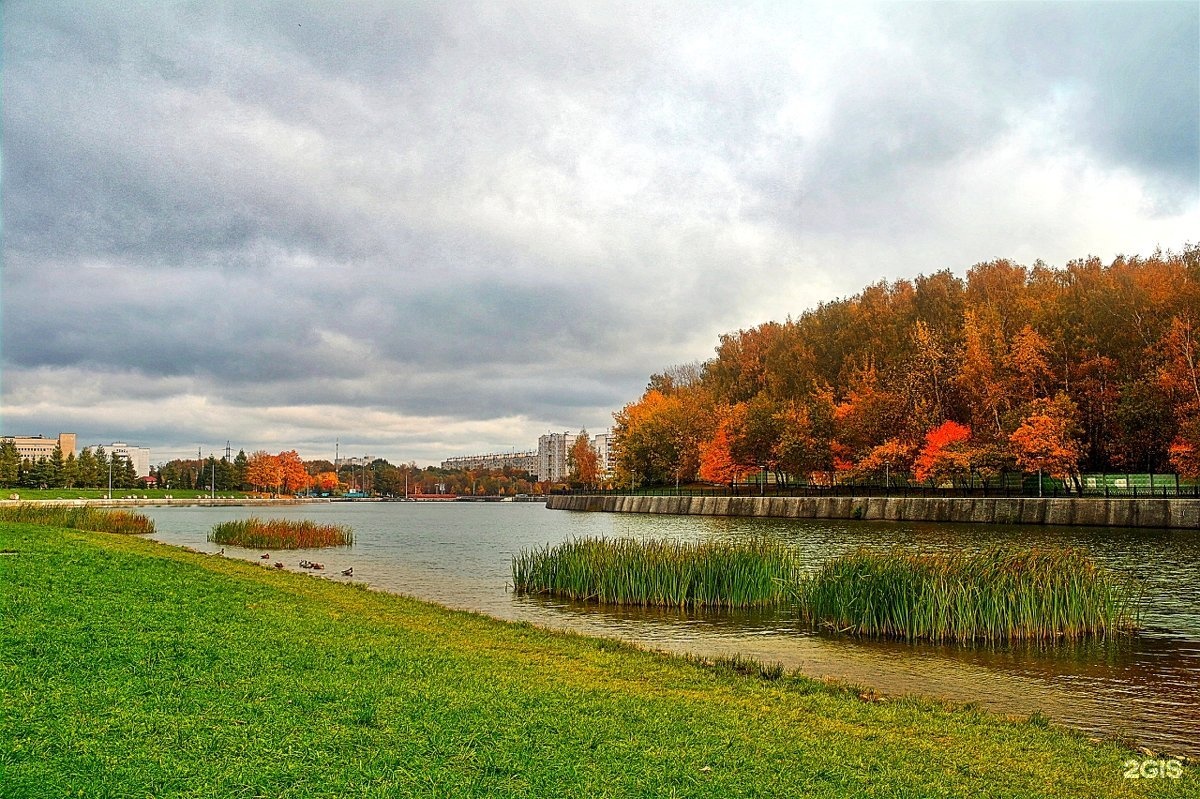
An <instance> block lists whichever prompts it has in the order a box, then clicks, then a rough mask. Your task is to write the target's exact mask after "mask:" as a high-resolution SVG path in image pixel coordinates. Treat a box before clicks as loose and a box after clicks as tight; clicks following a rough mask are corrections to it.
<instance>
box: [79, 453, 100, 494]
mask: <svg viewBox="0 0 1200 799" xmlns="http://www.w3.org/2000/svg"><path fill="white" fill-rule="evenodd" d="M78 484H79V485H81V486H84V487H86V488H95V487H96V486H97V485H99V482H98V477H97V467H96V456H95V455H94V454H92V450H91V448H90V447H84V448H83V449H81V450H80V451H79V479H78Z"/></svg>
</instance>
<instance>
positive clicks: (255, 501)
mask: <svg viewBox="0 0 1200 799" xmlns="http://www.w3.org/2000/svg"><path fill="white" fill-rule="evenodd" d="M332 501H333V500H332V499H331V498H330V497H281V498H277V499H270V498H256V497H216V498H210V497H179V498H172V499H164V498H155V499H149V498H147V499H143V498H141V497H136V498H123V499H3V500H0V506H4V505H24V504H30V503H37V504H39V505H67V506H72V507H85V506H90V507H94V508H133V507H146V506H162V507H167V506H175V507H182V506H187V505H204V506H208V507H237V506H240V505H247V506H252V507H253V506H263V507H271V506H275V505H315V504H325V503H329V502H332Z"/></svg>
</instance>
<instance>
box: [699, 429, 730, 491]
mask: <svg viewBox="0 0 1200 799" xmlns="http://www.w3.org/2000/svg"><path fill="white" fill-rule="evenodd" d="M737 475H738V465H737V463H736V462H735V461H734V459H733V454H732V452H731V446H730V442H729V424H728V423H727V422H722V423H721V424H720V425H718V426H717V432H716V433H714V434H713V437H712V438H711V439H709V440H708V441H707V442H706V443H705V444H704V445H703V446H701V448H700V479H701V480H704V481H706V482H709V483H733V482H734V481H736V480H737Z"/></svg>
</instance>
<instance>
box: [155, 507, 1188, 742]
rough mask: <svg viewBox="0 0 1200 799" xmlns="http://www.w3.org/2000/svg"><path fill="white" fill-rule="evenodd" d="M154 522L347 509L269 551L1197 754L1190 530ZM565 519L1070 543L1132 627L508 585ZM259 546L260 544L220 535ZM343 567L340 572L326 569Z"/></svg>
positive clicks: (473, 519)
mask: <svg viewBox="0 0 1200 799" xmlns="http://www.w3.org/2000/svg"><path fill="white" fill-rule="evenodd" d="M143 512H145V513H146V514H147V515H148V516H150V517H152V518H153V519H154V520H155V522H156V525H157V527H158V532H157V533H156V534H155V536H154V537H155V538H156V539H158V540H160V541H163V542H166V543H169V544H177V545H186V546H189V547H192V548H195V549H199V550H202V551H209V552H215V551H216V550H217V549H219V548H220V547H218V546H216V545H213V544H209V543H208V542H207V540H206V536H207V533H208V531H209V530H210V529H211V528H212V526H213V525H214V524H215V523H217V522H219V521H224V520H227V519H237V518H244V517H246V516H252V515H260V516H263V515H269V516H270V517H272V518H311V519H314V520H319V521H328V522H337V523H343V524H349V525H350V526H351V527H352V528H353V529H354V534H355V543H354V544H353V546H350V547H342V548H335V549H323V550H291V551H287V552H272V553H271V561H272V562H274V561H276V560H278V561H282V562H283V563H284V564H285V565H286V567H287V568H288V569H290V570H293V571H300V569H299V567H298V564H299V562H300V561H301V560H305V559H308V560H319V561H320V562H321V563H323V564H325V567H326V569H325V572H324V573H323V574H322V576H323V577H324V578H325V579H333V580H348V579H353V580H354V581H356V582H363V583H367V584H368V585H370V586H372V587H374V588H377V589H380V590H384V591H392V592H396V593H402V594H408V595H411V596H415V597H419V598H421V599H426V600H430V601H433V602H438V603H440V604H443V605H446V606H448V607H453V608H459V609H465V610H475V611H480V612H482V613H486V614H488V615H490V616H494V617H497V618H500V619H508V620H521V621H529V622H533V623H535V624H539V625H543V626H546V627H552V628H555V629H564V630H574V631H578V632H583V633H589V634H596V635H604V636H609V637H616V638H621V639H624V640H628V641H632V642H635V643H638V644H641V645H644V646H648V647H652V648H656V649H663V650H668V651H673V652H690V653H695V654H700V655H709V656H711V655H719V654H734V653H741V654H743V655H747V656H750V657H754V658H757V659H759V660H763V661H766V662H779V663H782V664H783V665H784V666H786V667H787V668H789V669H800V670H801V671H802V672H804V673H806V674H809V675H811V676H814V677H819V678H832V679H836V680H840V681H843V682H849V683H852V684H857V685H861V686H864V687H870V688H873V689H875V690H877V691H879V692H880V693H883V694H885V695H893V696H895V695H901V694H915V695H920V696H926V697H933V698H938V699H946V700H949V701H952V702H956V703H966V702H976V703H978V704H980V705H981V706H983V707H985V708H988V709H990V710H992V711H995V712H999V713H1002V714H1006V715H1014V716H1029V715H1030V714H1031V713H1034V712H1039V713H1042V714H1043V715H1045V716H1047V717H1049V718H1051V719H1053V720H1055V721H1057V722H1059V723H1062V724H1065V725H1068V726H1071V727H1074V728H1077V729H1080V730H1083V731H1085V732H1087V733H1089V734H1093V735H1096V736H1113V735H1121V736H1124V737H1126V738H1129V739H1131V740H1132V741H1134V742H1136V743H1137V744H1139V745H1143V746H1149V747H1150V748H1152V749H1154V750H1156V751H1158V752H1166V753H1168V754H1173V755H1187V756H1188V757H1191V758H1195V757H1200V532H1197V531H1194V530H1193V531H1187V530H1175V531H1170V530H1130V529H1121V528H1082V527H1040V526H1039V527H1017V526H1011V527H1010V526H1005V527H991V526H984V525H956V524H924V523H917V522H857V521H837V520H799V519H741V518H729V517H701V516H664V515H649V514H617V513H575V512H569V511H552V510H547V509H546V508H545V507H543V506H542V505H540V504H535V503H432V502H430V503H420V502H407V503H374V502H362V503H333V504H324V505H301V506H290V507H279V508H272V509H270V510H263V509H261V508H259V509H253V508H238V507H232V508H205V507H171V508H145V509H143ZM581 536H608V537H615V536H625V537H633V538H644V537H656V538H673V539H681V540H698V539H736V538H740V537H753V536H771V537H774V538H777V539H779V540H781V541H786V542H787V543H788V544H789V545H792V546H794V547H795V548H796V549H797V550H798V551H799V552H800V553H801V554H802V556H803V557H804V559H805V560H806V562H809V563H812V564H813V565H814V567H815V566H816V565H817V564H819V563H820V562H822V561H823V560H826V559H828V558H830V557H833V556H835V555H838V554H841V553H843V552H846V551H849V550H851V549H854V548H856V547H860V546H866V547H870V548H879V549H885V550H886V549H891V548H892V547H894V546H897V545H904V546H909V547H916V548H920V549H923V550H926V551H931V550H951V549H958V548H972V549H973V548H979V547H984V546H988V545H992V544H1001V543H1009V544H1013V543H1016V544H1021V545H1029V546H1060V547H1076V548H1082V549H1085V550H1087V551H1088V552H1090V553H1091V554H1092V556H1093V557H1095V558H1096V559H1097V560H1099V561H1101V562H1103V563H1105V564H1106V565H1108V566H1109V567H1111V568H1113V569H1117V570H1120V571H1122V572H1128V573H1132V574H1134V575H1135V576H1137V577H1139V578H1141V579H1143V580H1145V582H1146V584H1147V588H1148V595H1147V601H1148V610H1147V612H1146V613H1145V615H1144V616H1143V624H1144V625H1145V629H1144V630H1143V631H1142V632H1141V633H1139V634H1138V635H1136V636H1132V637H1129V636H1122V637H1120V638H1118V639H1117V640H1113V641H1108V642H1099V643H1097V642H1090V643H1085V644H1075V645H1051V646H1046V645H1040V646H1039V645H1016V646H1010V645H1000V646H996V645H930V644H905V643H897V642H879V641H869V640H861V639H855V638H851V637H847V636H836V635H831V634H825V633H814V632H811V631H809V630H806V629H804V628H803V627H802V626H801V625H799V624H797V622H796V620H795V619H794V618H793V617H792V616H791V615H790V614H789V613H788V612H786V611H768V612H728V611H726V612H682V611H659V610H640V609H630V608H623V609H619V610H614V609H604V608H598V607H596V606H594V605H586V604H581V603H572V602H564V601H558V600H547V599H543V598H535V597H520V596H516V595H514V594H513V593H511V591H510V589H509V584H510V582H511V571H510V564H511V558H512V555H513V554H514V553H515V552H518V551H520V550H521V549H523V548H528V547H534V546H542V545H545V544H549V543H557V542H560V541H563V540H565V539H568V538H573V537H581ZM225 553H226V555H227V556H233V557H240V558H245V559H248V560H253V561H256V562H259V555H261V554H262V553H261V552H260V551H259V550H243V549H239V548H237V547H228V546H227V547H225ZM351 566H353V568H354V576H353V578H344V577H341V576H340V575H339V574H338V573H339V572H340V571H341V570H342V569H345V568H348V567H351Z"/></svg>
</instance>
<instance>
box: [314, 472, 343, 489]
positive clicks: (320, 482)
mask: <svg viewBox="0 0 1200 799" xmlns="http://www.w3.org/2000/svg"><path fill="white" fill-rule="evenodd" d="M313 485H314V486H315V487H316V489H317V490H318V491H320V492H321V493H323V494H332V493H334V492H336V491H337V490H338V488H339V485H340V484H339V482H338V476H337V472H334V471H328V472H321V473H320V474H318V475H317V476H316V477H314V478H313Z"/></svg>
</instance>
